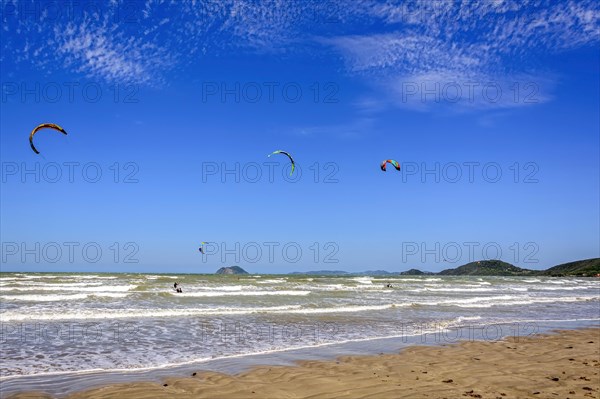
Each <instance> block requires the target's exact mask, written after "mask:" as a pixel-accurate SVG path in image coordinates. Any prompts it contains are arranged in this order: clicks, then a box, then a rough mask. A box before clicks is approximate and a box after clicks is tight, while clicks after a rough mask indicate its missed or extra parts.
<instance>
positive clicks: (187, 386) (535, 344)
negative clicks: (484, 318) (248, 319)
mask: <svg viewBox="0 0 600 399" xmlns="http://www.w3.org/2000/svg"><path fill="white" fill-rule="evenodd" d="M40 397H48V396H43V395H39V394H37V395H36V394H35V393H29V394H20V395H16V396H13V397H12V398H19V399H22V398H40ZM69 398H71V399H76V398H93V399H99V398H119V399H122V398H135V399H139V398H148V399H150V398H152V399H156V398H178V399H187V398H227V399H231V398H244V399H246V398H257V399H262V398H277V399H283V398H448V399H455V398H493V399H505V398H538V399H540V398H560V399H565V398H597V399H599V398H600V329H599V328H593V329H585V330H574V331H573V330H571V331H563V332H560V333H559V334H552V335H538V336H535V337H531V338H518V339H513V338H511V339H508V340H505V341H496V342H463V343H460V344H457V345H448V346H427V347H410V348H408V349H405V350H403V351H401V352H400V353H399V354H389V355H379V356H347V357H341V358H339V359H337V360H336V361H305V362H299V363H298V365H297V366H285V367H283V366H278V367H264V366H261V367H256V368H254V369H252V370H250V371H247V372H244V373H241V374H237V375H227V374H220V373H213V372H202V371H200V370H199V371H198V372H197V374H196V375H195V376H189V377H185V378H168V379H165V380H164V381H163V383H154V382H136V383H128V384H117V385H108V386H106V387H103V388H99V389H92V390H89V391H84V392H79V393H75V394H73V395H71V396H69Z"/></svg>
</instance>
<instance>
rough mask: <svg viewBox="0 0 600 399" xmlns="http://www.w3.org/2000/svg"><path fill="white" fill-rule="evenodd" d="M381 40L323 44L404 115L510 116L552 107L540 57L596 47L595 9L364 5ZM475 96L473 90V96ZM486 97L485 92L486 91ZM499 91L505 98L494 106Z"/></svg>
mask: <svg viewBox="0 0 600 399" xmlns="http://www.w3.org/2000/svg"><path fill="white" fill-rule="evenodd" d="M363 5H364V7H362V9H361V10H362V11H363V12H364V14H365V18H371V20H372V21H373V22H378V23H379V24H380V26H381V27H382V28H381V29H379V31H378V32H367V33H361V34H358V35H357V34H354V35H337V36H334V37H321V38H320V39H319V40H320V42H321V43H323V44H325V45H328V46H332V47H333V48H334V49H336V50H337V51H338V52H339V54H341V56H342V58H343V61H344V63H345V65H346V66H347V69H348V71H349V72H350V73H352V74H356V75H359V76H365V77H366V78H367V79H368V81H369V82H371V84H372V85H373V86H374V87H376V88H378V89H379V91H380V92H381V93H383V95H385V96H387V98H389V100H390V101H391V102H392V103H394V104H396V105H398V106H401V107H406V108H411V109H420V110H427V109H430V108H432V107H437V106H439V105H445V106H448V105H452V106H453V107H454V108H455V109H458V110H464V109H470V108H478V109H480V108H509V107H519V106H529V105H532V104H539V103H542V102H545V101H548V100H549V99H550V98H551V97H552V96H551V95H550V94H549V93H550V90H551V88H552V85H553V82H552V79H551V76H550V75H549V74H548V72H547V71H544V70H540V69H539V67H538V66H537V63H536V59H537V56H540V55H545V54H548V53H555V52H560V51H566V50H569V49H574V48H578V47H581V46H585V45H590V44H597V43H598V42H599V39H600V33H599V29H600V10H599V8H598V5H597V4H596V3H595V2H591V1H578V2H574V1H568V2H562V3H558V2H549V1H545V2H544V1H541V2H537V1H536V2H533V1H531V2H527V1H525V2H516V1H489V2H472V1H439V2H428V1H423V2H409V3H400V2H398V3H392V2H387V3H383V4H382V3H379V2H366V3H363ZM471 88H473V89H475V90H474V92H473V93H471V92H470V90H471ZM482 89H483V91H482ZM494 90H500V91H501V92H502V94H501V95H500V98H496V96H495V93H494Z"/></svg>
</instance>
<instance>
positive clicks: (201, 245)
mask: <svg viewBox="0 0 600 399" xmlns="http://www.w3.org/2000/svg"><path fill="white" fill-rule="evenodd" d="M204 244H208V243H207V242H204V241H202V242H201V243H200V248H198V251H200V253H201V254H204Z"/></svg>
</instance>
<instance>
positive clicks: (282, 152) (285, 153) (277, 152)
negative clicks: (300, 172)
mask: <svg viewBox="0 0 600 399" xmlns="http://www.w3.org/2000/svg"><path fill="white" fill-rule="evenodd" d="M273 154H283V155H287V157H288V158H289V159H290V162H291V163H292V171H291V172H290V176H291V175H292V173H294V168H295V167H296V162H294V158H292V156H291V155H290V153H289V152H286V151H281V150H277V151H273V152H272V153H271V154H269V157H270V156H271V155H273Z"/></svg>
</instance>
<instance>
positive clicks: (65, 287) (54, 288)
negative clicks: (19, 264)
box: [0, 284, 137, 293]
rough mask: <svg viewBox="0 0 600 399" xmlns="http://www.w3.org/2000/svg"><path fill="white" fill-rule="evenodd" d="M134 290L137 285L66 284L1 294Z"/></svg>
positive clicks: (16, 289) (14, 288) (25, 288)
mask: <svg viewBox="0 0 600 399" xmlns="http://www.w3.org/2000/svg"><path fill="white" fill-rule="evenodd" d="M134 288H137V285H102V286H93V287H85V286H84V287H81V286H71V285H65V284H57V285H53V286H47V285H40V286H37V285H36V286H33V287H2V288H0V292H2V293H6V292H8V291H78V292H126V291H130V290H132V289H134Z"/></svg>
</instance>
